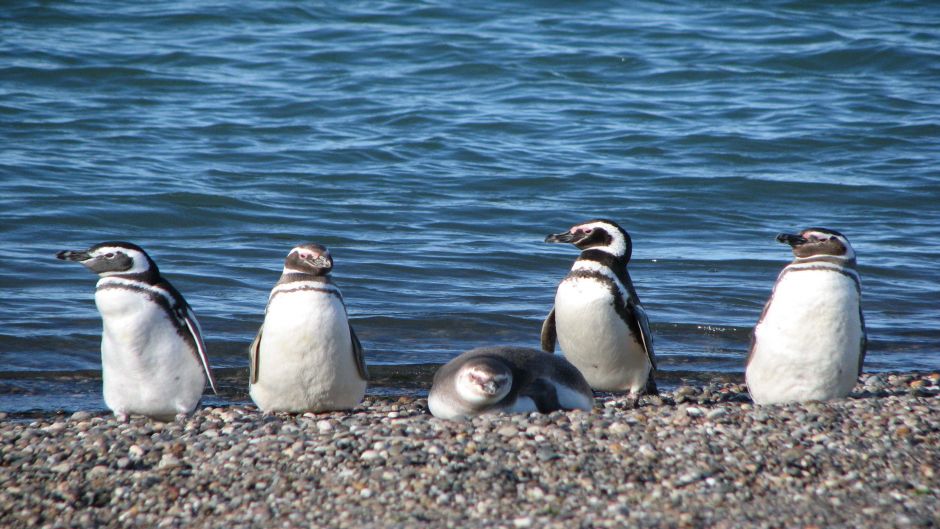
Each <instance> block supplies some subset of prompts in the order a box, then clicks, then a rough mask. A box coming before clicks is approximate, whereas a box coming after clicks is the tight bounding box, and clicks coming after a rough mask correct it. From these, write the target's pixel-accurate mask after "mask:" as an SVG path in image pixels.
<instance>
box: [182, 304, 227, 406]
mask: <svg viewBox="0 0 940 529" xmlns="http://www.w3.org/2000/svg"><path fill="white" fill-rule="evenodd" d="M178 314H179V316H180V318H182V320H183V322H184V323H185V324H186V328H187V329H188V330H189V334H191V335H192V337H193V342H195V344H196V359H197V360H199V363H201V364H202V368H203V369H204V370H205V372H206V378H208V379H209V387H211V388H212V393H215V394H216V395H218V394H219V392H218V391H217V390H216V388H215V376H214V375H213V374H212V367H211V366H209V354H208V353H206V343H205V342H204V341H203V340H202V328H201V327H199V322H198V321H197V320H196V315H195V314H193V311H192V309H191V308H190V307H189V305H187V304H184V305H183V306H182V307H180V308H179V311H178Z"/></svg>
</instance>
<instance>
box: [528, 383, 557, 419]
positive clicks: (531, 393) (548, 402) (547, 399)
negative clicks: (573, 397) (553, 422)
mask: <svg viewBox="0 0 940 529" xmlns="http://www.w3.org/2000/svg"><path fill="white" fill-rule="evenodd" d="M519 396H520V397H528V398H530V399H532V401H533V402H535V407H536V408H537V409H538V410H539V413H551V412H553V411H555V410H560V409H561V403H559V402H558V391H556V389H555V384H552V383H551V382H549V381H548V380H545V379H544V378H537V379H535V380H533V381H532V383H530V384H529V385H528V386H527V387H526V388H524V389H523V390H521V391H520V392H519Z"/></svg>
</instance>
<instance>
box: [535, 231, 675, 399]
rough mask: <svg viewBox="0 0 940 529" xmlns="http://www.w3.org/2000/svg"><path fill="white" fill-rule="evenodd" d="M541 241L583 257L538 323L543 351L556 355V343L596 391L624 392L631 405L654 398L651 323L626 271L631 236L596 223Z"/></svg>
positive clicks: (579, 257) (576, 263) (630, 249)
mask: <svg viewBox="0 0 940 529" xmlns="http://www.w3.org/2000/svg"><path fill="white" fill-rule="evenodd" d="M545 242H549V243H571V244H573V245H575V246H576V247H577V248H578V249H580V250H581V255H580V256H578V259H577V260H575V262H574V265H573V266H572V267H571V271H570V272H569V273H568V275H567V276H566V277H565V278H564V279H563V280H562V281H561V283H560V284H559V285H558V290H557V291H556V293H555V305H554V306H553V307H552V309H551V311H550V312H549V313H548V317H547V318H545V321H544V323H543V324H542V335H541V342H542V350H544V351H546V352H554V351H555V344H556V342H557V343H558V344H559V345H560V346H561V350H562V353H563V354H564V356H565V358H567V359H568V361H570V362H571V363H572V364H574V366H575V367H577V368H578V369H579V370H580V371H581V373H582V374H583V375H584V378H585V379H586V380H587V381H588V383H589V384H590V385H591V387H592V388H594V389H596V390H601V391H628V392H630V393H631V394H632V395H633V396H634V404H636V402H637V401H638V399H639V396H640V395H641V394H642V393H644V392H645V393H648V394H657V389H656V382H655V380H654V378H653V372H654V371H655V370H656V357H655V355H654V353H653V336H652V334H651V333H650V326H649V319H648V318H647V316H646V311H645V310H643V306H642V305H640V299H639V297H637V294H636V290H634V288H633V282H632V281H631V280H630V274H629V272H627V263H629V262H630V256H631V254H632V252H633V244H632V241H631V239H630V235H629V234H628V233H627V232H626V231H625V230H624V229H623V228H621V227H620V226H619V225H618V224H617V223H616V222H614V221H612V220H607V219H596V220H591V221H588V222H584V223H582V224H577V225H575V226H572V227H571V228H570V229H569V230H568V231H566V232H564V233H558V234H553V235H549V236H547V237H546V238H545Z"/></svg>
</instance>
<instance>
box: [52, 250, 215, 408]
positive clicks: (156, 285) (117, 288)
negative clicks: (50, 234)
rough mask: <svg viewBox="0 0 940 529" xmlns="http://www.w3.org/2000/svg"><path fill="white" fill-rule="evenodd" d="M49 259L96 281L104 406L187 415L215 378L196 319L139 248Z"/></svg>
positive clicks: (67, 253) (75, 253) (62, 254)
mask: <svg viewBox="0 0 940 529" xmlns="http://www.w3.org/2000/svg"><path fill="white" fill-rule="evenodd" d="M56 257H58V258H59V259H62V260H65V261H76V262H79V263H81V264H83V265H84V266H85V267H86V268H88V269H89V270H91V271H92V272H94V273H96V274H98V276H99V277H100V279H99V280H98V285H97V287H96V289H95V304H96V305H97V306H98V312H100V313H101V319H102V322H103V329H102V332H101V367H102V382H103V385H104V402H105V404H106V405H107V406H108V408H110V409H111V410H112V411H113V412H114V413H115V414H117V415H123V416H126V415H131V414H139V415H148V416H151V417H155V418H159V419H166V418H171V417H173V416H175V415H179V414H187V413H191V412H192V411H193V410H194V409H195V408H196V405H197V404H199V400H200V399H201V398H202V393H203V390H204V389H205V385H206V379H207V378H208V380H209V385H210V386H211V387H212V391H213V392H215V378H214V377H213V376H212V369H211V368H210V367H209V357H208V356H207V354H206V346H205V344H204V343H203V341H202V331H201V330H200V328H199V322H197V321H196V315H195V314H193V311H192V309H191V308H190V306H189V304H188V303H186V300H184V299H183V296H182V295H180V293H179V291H177V290H176V289H175V288H173V285H171V284H170V283H169V281H167V280H166V279H164V278H163V277H162V276H161V275H160V271H159V270H158V269H157V265H156V263H154V262H153V259H151V258H150V256H149V255H147V253H146V252H144V250H143V249H142V248H140V247H139V246H136V245H134V244H131V243H128V242H103V243H100V244H96V245H94V246H92V247H91V248H89V249H87V250H76V251H72V250H68V251H62V252H59V253H58V254H57V255H56Z"/></svg>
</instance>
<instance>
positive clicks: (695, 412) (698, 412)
mask: <svg viewBox="0 0 940 529" xmlns="http://www.w3.org/2000/svg"><path fill="white" fill-rule="evenodd" d="M685 413H686V414H688V416H689V417H701V416H702V415H705V412H704V411H702V408H696V407H695V406H689V407H688V408H686V409H685Z"/></svg>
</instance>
